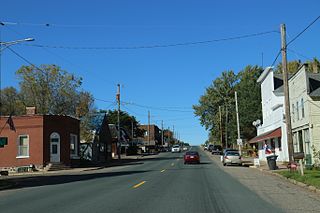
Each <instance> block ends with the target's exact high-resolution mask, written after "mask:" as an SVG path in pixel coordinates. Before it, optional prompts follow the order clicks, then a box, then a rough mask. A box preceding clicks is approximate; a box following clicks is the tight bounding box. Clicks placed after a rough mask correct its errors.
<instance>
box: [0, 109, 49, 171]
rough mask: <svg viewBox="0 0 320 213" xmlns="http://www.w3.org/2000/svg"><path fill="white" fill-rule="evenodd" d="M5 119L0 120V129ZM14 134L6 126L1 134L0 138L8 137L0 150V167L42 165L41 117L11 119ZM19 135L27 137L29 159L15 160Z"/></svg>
mask: <svg viewBox="0 0 320 213" xmlns="http://www.w3.org/2000/svg"><path fill="white" fill-rule="evenodd" d="M7 119H8V118H7V117H1V118H0V126H1V128H2V127H3V126H4V124H5V123H6V121H7ZM12 119H13V123H14V126H15V128H16V132H14V131H13V130H10V128H9V125H8V124H6V125H5V128H4V129H3V130H2V132H1V137H8V145H6V146H5V147H3V148H0V167H12V166H28V165H30V164H34V165H42V162H43V155H42V150H43V144H42V138H43V134H42V128H43V117H42V116H35V115H34V116H19V117H15V116H13V117H12ZM19 135H28V136H29V158H17V154H18V146H17V145H18V137H19Z"/></svg>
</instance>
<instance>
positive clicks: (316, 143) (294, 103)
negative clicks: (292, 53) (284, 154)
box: [289, 65, 320, 165]
mask: <svg viewBox="0 0 320 213" xmlns="http://www.w3.org/2000/svg"><path fill="white" fill-rule="evenodd" d="M289 98H290V112H291V123H292V134H293V149H294V152H296V153H297V152H299V153H304V155H305V159H306V164H307V165H312V164H313V163H314V161H313V159H312V147H314V148H315V149H316V150H317V151H318V150H320V73H310V72H307V71H306V65H302V66H301V67H300V68H299V70H298V72H296V73H295V74H294V75H293V76H292V77H291V78H290V79H289Z"/></svg>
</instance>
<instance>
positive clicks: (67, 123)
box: [43, 115, 80, 165]
mask: <svg viewBox="0 0 320 213" xmlns="http://www.w3.org/2000/svg"><path fill="white" fill-rule="evenodd" d="M53 132H57V133H58V134H59V135H60V162H62V163H64V164H66V165H70V164H71V159H70V134H75V135H77V136H78V137H77V138H78V141H77V149H78V152H79V149H80V147H79V144H80V136H79V135H80V121H79V120H77V119H74V118H71V117H69V116H63V115H45V116H44V142H43V144H44V149H43V156H44V157H43V158H44V163H45V164H47V163H49V162H50V135H51V133H53Z"/></svg>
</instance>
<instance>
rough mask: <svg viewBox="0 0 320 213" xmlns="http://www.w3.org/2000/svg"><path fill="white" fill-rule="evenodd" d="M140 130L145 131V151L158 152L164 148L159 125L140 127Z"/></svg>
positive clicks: (143, 139)
mask: <svg viewBox="0 0 320 213" xmlns="http://www.w3.org/2000/svg"><path fill="white" fill-rule="evenodd" d="M139 129H141V130H143V131H144V136H143V138H141V140H142V141H143V144H144V146H145V151H148V150H156V149H157V148H158V147H159V146H162V145H163V144H162V139H161V130H160V129H159V127H158V126H157V125H154V124H150V125H140V126H139Z"/></svg>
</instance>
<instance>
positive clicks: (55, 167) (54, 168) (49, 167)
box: [44, 163, 71, 171]
mask: <svg viewBox="0 0 320 213" xmlns="http://www.w3.org/2000/svg"><path fill="white" fill-rule="evenodd" d="M68 169H71V167H70V166H67V165H65V164H63V163H49V164H48V165H46V167H45V168H44V170H45V171H59V170H68Z"/></svg>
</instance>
